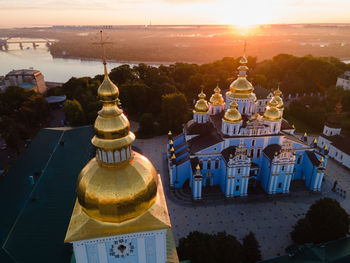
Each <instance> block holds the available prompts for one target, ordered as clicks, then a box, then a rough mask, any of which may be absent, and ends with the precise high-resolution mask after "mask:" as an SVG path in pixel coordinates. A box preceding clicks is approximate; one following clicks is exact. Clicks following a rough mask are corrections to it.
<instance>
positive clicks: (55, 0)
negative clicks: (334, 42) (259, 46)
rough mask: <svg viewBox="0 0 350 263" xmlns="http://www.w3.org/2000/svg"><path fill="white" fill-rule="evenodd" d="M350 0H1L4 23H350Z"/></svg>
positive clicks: (1, 22)
mask: <svg viewBox="0 0 350 263" xmlns="http://www.w3.org/2000/svg"><path fill="white" fill-rule="evenodd" d="M348 10H350V0H304V1H302V0H240V1H237V0H0V27H12V26H33V25H35V26H46V25H135V24H136V25H145V24H149V23H150V21H151V23H152V24H154V25H155V24H229V25H231V24H232V25H242V26H246V25H255V24H280V23H350V16H349V12H348Z"/></svg>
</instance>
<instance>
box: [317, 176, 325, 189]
mask: <svg viewBox="0 0 350 263" xmlns="http://www.w3.org/2000/svg"><path fill="white" fill-rule="evenodd" d="M323 176H324V173H323V172H321V173H320V180H319V182H318V185H317V189H318V190H321V185H322V179H323Z"/></svg>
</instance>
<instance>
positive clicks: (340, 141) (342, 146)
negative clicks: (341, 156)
mask: <svg viewBox="0 0 350 263" xmlns="http://www.w3.org/2000/svg"><path fill="white" fill-rule="evenodd" d="M321 136H322V137H324V138H326V139H327V140H329V141H331V142H332V145H333V146H334V147H336V148H338V149H339V150H341V151H342V152H344V153H346V154H349V155H350V137H349V136H344V135H334V136H326V135H324V134H321Z"/></svg>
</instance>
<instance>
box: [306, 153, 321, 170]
mask: <svg viewBox="0 0 350 263" xmlns="http://www.w3.org/2000/svg"><path fill="white" fill-rule="evenodd" d="M306 154H307V156H308V157H309V159H310V161H311V163H312V164H313V165H314V166H319V165H320V164H321V162H320V161H319V160H318V158H317V156H316V154H315V152H313V151H306Z"/></svg>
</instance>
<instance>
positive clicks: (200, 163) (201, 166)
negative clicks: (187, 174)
mask: <svg viewBox="0 0 350 263" xmlns="http://www.w3.org/2000/svg"><path fill="white" fill-rule="evenodd" d="M199 167H200V168H201V170H202V169H203V160H200V161H199Z"/></svg>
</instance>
